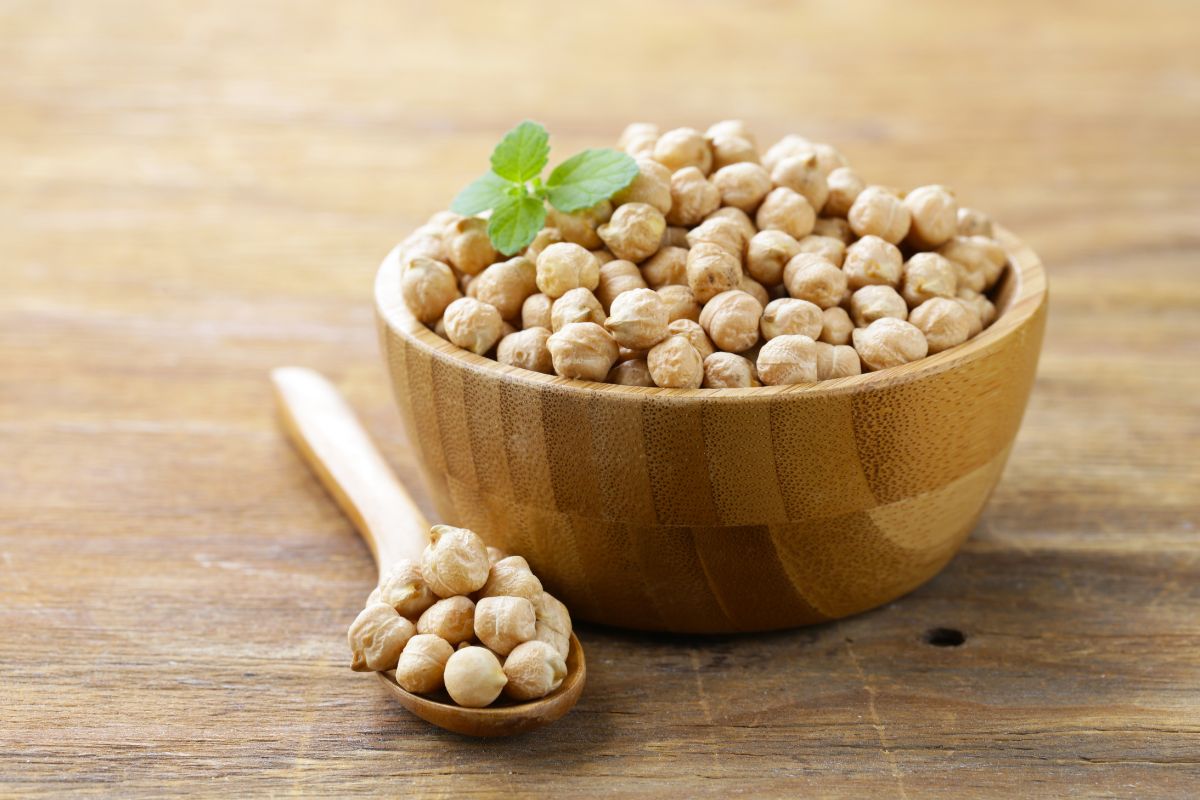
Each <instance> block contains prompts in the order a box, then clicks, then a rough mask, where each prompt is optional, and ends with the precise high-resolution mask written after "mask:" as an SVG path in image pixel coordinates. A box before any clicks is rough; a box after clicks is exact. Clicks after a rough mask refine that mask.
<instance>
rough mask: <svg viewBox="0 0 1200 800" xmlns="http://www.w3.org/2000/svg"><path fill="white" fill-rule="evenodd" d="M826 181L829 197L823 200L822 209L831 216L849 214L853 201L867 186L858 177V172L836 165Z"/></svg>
mask: <svg viewBox="0 0 1200 800" xmlns="http://www.w3.org/2000/svg"><path fill="white" fill-rule="evenodd" d="M826 182H827V185H828V187H829V198H828V199H827V200H826V201H825V207H824V208H823V209H822V211H823V212H824V213H825V214H826V215H828V216H831V217H845V216H846V215H847V214H849V213H850V208H851V206H853V205H854V201H855V200H857V199H858V196H859V195H860V194H861V193H862V190H863V189H865V188H866V186H867V185H866V183H864V182H863V179H862V178H860V177H858V173H857V172H855V171H854V170H852V169H850V168H849V167H838V168H837V169H835V170H834V171H833V172H830V173H829V177H828V178H827V179H826Z"/></svg>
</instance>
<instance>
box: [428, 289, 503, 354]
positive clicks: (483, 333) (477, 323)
mask: <svg viewBox="0 0 1200 800" xmlns="http://www.w3.org/2000/svg"><path fill="white" fill-rule="evenodd" d="M442 319H443V320H444V321H445V323H446V336H447V337H448V338H449V339H450V341H451V342H453V343H454V344H456V345H457V346H459V347H461V348H463V349H464V350H470V351H471V352H472V353H477V354H478V355H483V354H484V353H486V352H487V351H488V350H491V349H492V347H494V346H495V344H496V342H498V341H500V335H501V333H503V328H504V319H503V318H502V317H501V316H500V312H499V311H497V310H496V307H495V306H493V305H490V304H488V303H483V302H480V301H479V300H476V299H475V298H474V297H460V298H458V299H457V300H455V301H454V302H453V303H451V304H450V305H448V306H446V311H445V313H444V314H443V315H442Z"/></svg>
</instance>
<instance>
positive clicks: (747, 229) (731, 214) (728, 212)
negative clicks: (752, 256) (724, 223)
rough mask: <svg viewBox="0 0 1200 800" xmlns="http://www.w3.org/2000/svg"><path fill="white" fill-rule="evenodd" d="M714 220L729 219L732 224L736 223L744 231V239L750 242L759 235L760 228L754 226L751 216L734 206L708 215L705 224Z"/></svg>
mask: <svg viewBox="0 0 1200 800" xmlns="http://www.w3.org/2000/svg"><path fill="white" fill-rule="evenodd" d="M714 219H727V220H729V221H730V222H736V223H737V225H738V227H739V228H741V229H742V238H743V239H745V240H746V241H747V242H749V241H750V240H751V239H753V238H754V234H756V233H758V228H756V227H755V226H754V220H752V219H750V215H749V214H747V213H746V212H745V211H742V210H741V209H740V208H734V207H732V206H724V207H723V208H718V209H717V210H716V211H714V212H712V213H711V214H709V215H707V216H706V217H705V218H704V220H703V221H704V222H710V221H711V220H714Z"/></svg>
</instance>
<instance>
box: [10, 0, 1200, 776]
mask: <svg viewBox="0 0 1200 800" xmlns="http://www.w3.org/2000/svg"><path fill="white" fill-rule="evenodd" d="M434 5H436V4H426V3H411V4H410V3H397V2H395V0H392V1H391V2H376V3H349V4H330V3H308V4H304V5H301V4H299V3H284V2H274V3H247V2H244V0H229V1H228V2H198V3H190V4H186V8H185V4H177V3H139V2H129V3H120V2H88V3H49V2H8V3H5V4H3V6H2V7H0V75H3V78H0V175H2V176H3V177H2V178H0V258H2V259H3V260H2V261H0V274H2V275H3V279H4V280H3V286H2V288H0V795H3V796H12V797H41V796H62V795H70V796H73V797H82V796H91V795H109V796H120V797H133V796H140V795H146V796H149V795H164V794H177V793H178V794H184V793H188V794H193V793H194V794H205V795H216V794H220V795H227V796H234V795H239V796H240V795H268V794H270V795H275V794H279V795H282V794H293V793H295V794H318V793H320V794H329V795H337V796H351V795H364V796H380V797H384V796H410V795H411V796H416V795H420V794H431V795H436V794H443V795H450V794H453V795H455V796H462V795H480V796H483V795H506V796H509V795H519V794H530V795H541V796H556V797H557V796H564V797H565V796H594V795H595V794H598V793H605V794H608V793H611V794H620V795H627V796H659V795H669V796H673V797H704V796H720V797H724V796H727V795H736V794H745V795H749V796H766V795H785V794H786V795H789V796H797V795H822V796H832V797H843V796H844V797H864V796H871V797H909V798H916V797H930V796H932V797H947V798H961V797H967V796H1009V797H1011V796H1048V797H1061V796H1065V795H1066V794H1068V793H1078V794H1084V795H1103V796H1121V797H1185V796H1189V795H1191V796H1195V794H1196V793H1197V792H1198V791H1200V638H1198V637H1200V535H1198V534H1197V529H1196V526H1197V523H1198V522H1200V507H1198V506H1200V451H1198V450H1200V447H1198V442H1200V378H1198V375H1200V371H1198V369H1197V368H1198V367H1200V271H1198V268H1197V261H1198V257H1200V227H1198V222H1200V50H1198V49H1197V48H1196V46H1195V45H1196V33H1197V27H1198V25H1200V14H1198V13H1197V7H1196V6H1195V5H1194V4H1189V3H1156V2H1142V3H1138V4H1136V7H1135V6H1129V5H1125V4H1115V3H1114V4H1107V3H1099V4H1088V5H1087V6H1081V7H1070V6H1069V7H1067V8H1065V9H1063V10H1062V12H1061V13H1058V12H1056V11H1055V9H1054V8H1053V7H1052V6H1053V5H1054V4H1049V3H1041V2H1028V3H1006V4H1004V8H994V9H990V10H989V9H984V8H982V7H978V6H977V5H975V4H962V3H947V4H944V5H922V6H920V7H919V8H914V7H913V6H912V5H911V4H884V3H877V4H870V5H865V6H855V7H848V6H847V5H846V4H841V3H828V4H811V5H809V4H806V5H805V6H800V5H794V6H793V5H787V4H773V3H767V4H753V5H742V4H738V5H737V6H734V5H733V4H725V3H684V2H677V3H656V4H649V3H643V2H637V1H633V0H631V1H630V2H625V0H621V1H620V2H609V3H604V4H580V5H578V6H577V7H572V11H571V13H570V14H562V13H557V12H555V13H552V12H551V11H550V8H551V7H550V6H549V5H547V6H546V7H540V6H538V5H536V4H525V3H511V2H510V3H486V4H485V3H479V4H469V3H468V4H463V3H457V4H454V5H453V7H452V8H453V10H449V9H448V10H445V11H434V10H430V8H429V7H431V6H434ZM729 116H738V117H744V118H746V119H748V120H750V121H751V122H752V123H753V124H754V125H755V126H756V128H757V129H758V131H759V132H760V137H761V138H762V139H764V140H767V141H769V140H773V139H774V138H776V137H778V136H779V135H781V134H783V133H784V132H786V131H789V130H797V131H801V132H804V133H806V134H809V135H811V136H812V137H815V138H818V139H823V140H829V141H832V142H835V143H837V144H838V145H839V146H840V147H841V148H842V150H843V151H844V152H845V153H846V154H847V155H848V156H849V157H850V159H851V160H852V161H853V162H854V163H855V164H856V165H857V166H858V167H859V168H860V170H861V171H862V172H863V173H865V174H866V175H867V176H869V177H871V178H873V179H875V180H877V181H879V182H883V183H890V184H895V185H900V186H912V185H916V184H920V183H928V182H933V181H940V182H945V183H949V184H952V185H954V186H955V187H956V188H957V190H958V192H959V194H960V196H961V198H962V199H963V200H964V201H965V202H966V203H968V204H970V205H973V206H978V207H981V208H985V209H989V210H991V211H992V212H994V214H995V216H996V217H997V218H998V219H1000V220H1001V221H1003V222H1004V223H1005V224H1006V225H1008V226H1010V227H1011V228H1013V229H1014V230H1016V231H1017V232H1019V233H1020V234H1021V235H1022V236H1024V237H1025V238H1026V239H1027V240H1028V241H1029V242H1030V243H1031V244H1032V245H1033V246H1034V247H1035V248H1036V249H1037V250H1038V251H1039V252H1040V253H1041V255H1042V256H1043V258H1044V260H1045V262H1046V264H1047V267H1048V269H1049V272H1050V281H1051V287H1052V291H1051V294H1052V301H1051V316H1050V323H1049V329H1048V332H1047V343H1046V349H1045V353H1044V355H1043V359H1042V364H1041V370H1040V374H1039V378H1038V382H1037V387H1036V389H1035V391H1034V396H1033V400H1032V403H1031V406H1030V408H1029V411H1028V414H1027V417H1026V421H1025V425H1024V428H1023V430H1022V432H1021V435H1020V438H1019V440H1018V442H1017V445H1016V447H1015V449H1014V451H1013V454H1012V458H1011V462H1010V464H1009V467H1008V471H1007V473H1006V474H1005V476H1004V479H1003V482H1002V483H1001V485H1000V487H999V489H998V490H997V491H996V493H995V496H994V497H993V499H992V501H991V505H990V506H989V508H988V510H987V512H986V513H985V515H984V518H983V520H982V521H981V523H980V525H979V528H978V530H977V531H975V533H974V535H973V536H972V538H971V540H970V541H969V542H968V544H967V545H966V547H965V549H964V550H963V552H962V553H961V554H960V555H959V556H958V557H957V558H956V559H955V560H954V561H953V563H952V564H951V565H950V566H949V567H948V568H947V569H946V571H945V572H944V573H943V574H942V575H940V576H939V577H938V578H937V579H935V580H934V581H932V582H931V583H929V584H928V585H926V586H924V587H923V588H921V589H919V590H918V591H916V592H914V593H913V594H912V595H910V596H908V597H905V598H903V599H902V600H900V601H897V602H895V603H892V604H890V605H889V606H887V607H885V608H881V609H878V610H877V611H874V612H872V613H869V614H865V615H863V616H861V617H858V618H855V619H850V620H845V621H843V622H839V623H835V624H829V625H823V626H820V627H815V628H810V629H805V630H796V631H791V632H785V633H777V634H772V635H765V636H744V637H719V638H711V639H704V638H672V637H664V636H647V635H636V634H628V633H622V632H620V631H613V630H600V629H595V628H586V627H585V628H584V629H583V630H582V638H583V640H584V642H585V644H586V647H587V651H588V658H589V662H590V666H591V669H590V675H589V683H588V687H587V691H586V692H585V695H584V698H583V700H582V702H581V703H580V705H579V707H578V708H577V710H576V711H575V712H574V713H573V714H571V715H570V716H569V717H567V718H566V719H564V720H563V721H562V722H560V723H558V724H557V725H555V726H553V727H552V728H549V729H545V730H543V731H541V732H538V733H535V734H533V735H530V736H527V737H525V738H522V739H520V740H516V741H495V742H479V741H470V740H465V739H460V738H456V737H455V736H452V735H449V734H443V733H441V732H439V731H437V730H433V729H430V728H429V727H427V726H425V725H424V724H423V723H421V722H419V721H417V720H415V719H413V718H412V717H410V716H408V715H407V714H406V713H405V712H404V711H402V710H401V709H400V708H399V707H398V706H396V705H395V704H394V703H392V702H391V701H389V700H388V699H387V697H386V696H385V694H384V692H383V691H382V689H381V688H380V686H379V685H378V684H377V683H376V681H375V680H373V679H368V678H367V677H365V676H363V675H359V674H355V673H352V672H351V671H350V670H349V669H348V668H347V663H348V657H347V653H346V646H345V640H344V631H345V627H346V625H347V623H348V622H349V621H350V620H351V619H352V618H353V617H354V614H355V612H356V611H357V609H358V608H359V607H360V604H361V603H362V601H363V598H364V597H365V595H366V593H367V591H368V589H369V588H370V587H371V585H372V566H371V563H370V559H369V557H368V554H367V552H366V550H365V549H364V547H363V546H362V545H361V544H360V542H359V541H358V539H357V537H356V536H355V534H354V533H353V531H352V530H351V529H350V527H349V526H348V524H347V523H346V522H345V521H344V520H343V519H342V518H341V516H339V514H338V512H337V510H336V509H335V508H334V506H333V505H332V504H331V503H330V502H329V500H328V499H327V498H326V497H325V495H324V494H323V493H322V492H321V490H320V488H319V486H318V485H317V484H316V482H315V481H314V480H313V479H312V478H311V477H310V476H309V474H308V472H307V471H306V469H305V467H304V466H303V465H302V464H301V463H300V461H299V459H297V457H296V455H295V453H294V452H293V451H292V450H291V448H290V447H289V445H288V444H287V442H286V441H285V440H284V439H283V437H282V436H281V435H280V434H279V431H278V430H277V427H276V423H275V419H274V416H273V411H272V407H271V400H270V392H269V388H268V384H267V380H266V374H267V370H268V369H269V368H271V367H272V366H275V365H280V364H286V363H295V364H302V365H306V366H312V367H316V368H319V369H321V370H323V371H325V372H326V373H328V374H329V375H331V376H332V377H333V378H334V379H335V380H336V381H337V382H338V383H339V384H340V385H341V386H342V387H343V388H344V390H345V391H346V392H347V394H348V395H349V397H350V399H351V400H352V402H353V403H354V404H355V405H356V406H357V407H358V408H359V409H360V410H361V412H362V414H363V415H364V418H365V420H366V422H367V424H368V426H369V427H370V428H371V429H372V431H373V433H374V434H375V435H376V436H378V437H379V439H380V440H381V441H382V443H383V445H384V447H385V449H386V452H387V453H388V455H389V457H390V458H391V460H392V461H393V463H394V464H395V466H396V468H397V469H398V470H399V472H400V473H401V474H402V476H403V478H404V479H405V480H406V481H407V482H408V483H409V484H410V485H411V486H413V487H414V488H416V487H419V479H418V477H417V474H416V471H415V466H414V464H413V462H412V460H411V458H410V457H409V456H408V455H407V453H406V446H405V442H404V439H403V436H402V434H401V432H400V430H399V423H398V419H397V416H396V414H395V413H394V410H393V408H392V407H391V405H390V399H389V395H388V389H387V387H386V385H385V381H384V375H383V372H382V370H381V368H380V364H379V361H378V355H377V352H376V345H375V332H374V329H373V319H372V315H373V312H372V306H371V297H370V288H371V278H372V274H373V272H374V269H375V266H376V264H377V263H378V261H379V259H380V258H381V256H382V255H383V254H384V253H385V252H386V251H387V250H388V249H389V248H390V247H391V245H392V244H393V243H394V242H396V241H397V240H398V239H399V238H401V237H402V236H403V235H404V234H405V233H406V231H408V230H410V229H411V228H413V227H414V226H416V225H417V224H419V222H420V221H422V220H423V218H424V217H425V216H427V215H428V214H429V213H431V212H432V211H434V210H436V209H438V208H440V207H443V206H444V205H445V204H447V203H448V201H449V200H450V198H451V196H452V195H453V193H454V192H455V191H456V190H457V189H458V188H459V187H461V186H462V185H464V184H465V183H466V182H467V181H468V180H469V179H470V178H472V177H474V176H475V174H476V173H478V172H480V171H481V170H482V168H483V167H484V165H485V163H486V157H487V154H488V151H489V148H490V145H491V143H492V142H493V141H494V140H495V139H496V138H497V137H498V135H499V134H500V133H501V132H502V131H503V130H505V129H507V128H508V127H509V126H510V125H511V124H513V123H514V122H515V121H517V120H519V119H521V118H524V117H531V118H534V119H538V120H541V121H543V122H544V123H545V124H546V125H547V126H548V127H549V129H550V130H551V131H552V134H553V144H554V147H555V154H556V155H557V157H559V158H561V157H563V156H564V155H565V154H567V153H569V152H573V151H575V150H576V149H578V148H580V147H583V146H588V145H601V144H607V143H608V142H610V141H611V139H612V138H613V137H615V136H616V133H617V131H618V129H619V127H620V126H621V124H622V123H623V122H624V121H626V120H629V119H649V120H654V121H657V122H660V123H662V124H664V125H666V126H673V125H680V124H692V125H699V126H704V125H706V124H707V123H708V122H710V121H712V120H715V119H718V118H721V117H729ZM936 628H947V629H952V630H954V631H959V632H961V633H962V635H963V636H964V637H965V642H964V643H963V644H962V645H961V646H957V647H955V646H937V645H936V644H931V643H929V632H930V631H931V630H932V629H936ZM934 638H935V639H937V640H938V641H941V639H939V638H938V637H934Z"/></svg>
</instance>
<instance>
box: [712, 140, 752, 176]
mask: <svg viewBox="0 0 1200 800" xmlns="http://www.w3.org/2000/svg"><path fill="white" fill-rule="evenodd" d="M711 145H712V154H713V169H716V170H719V169H722V168H723V167H728V166H729V165H730V164H757V163H758V160H759V159H758V148H757V147H755V146H754V142H753V141H751V140H750V139H745V138H743V137H741V136H726V135H721V136H716V137H714V138H713V139H712V142H711Z"/></svg>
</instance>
